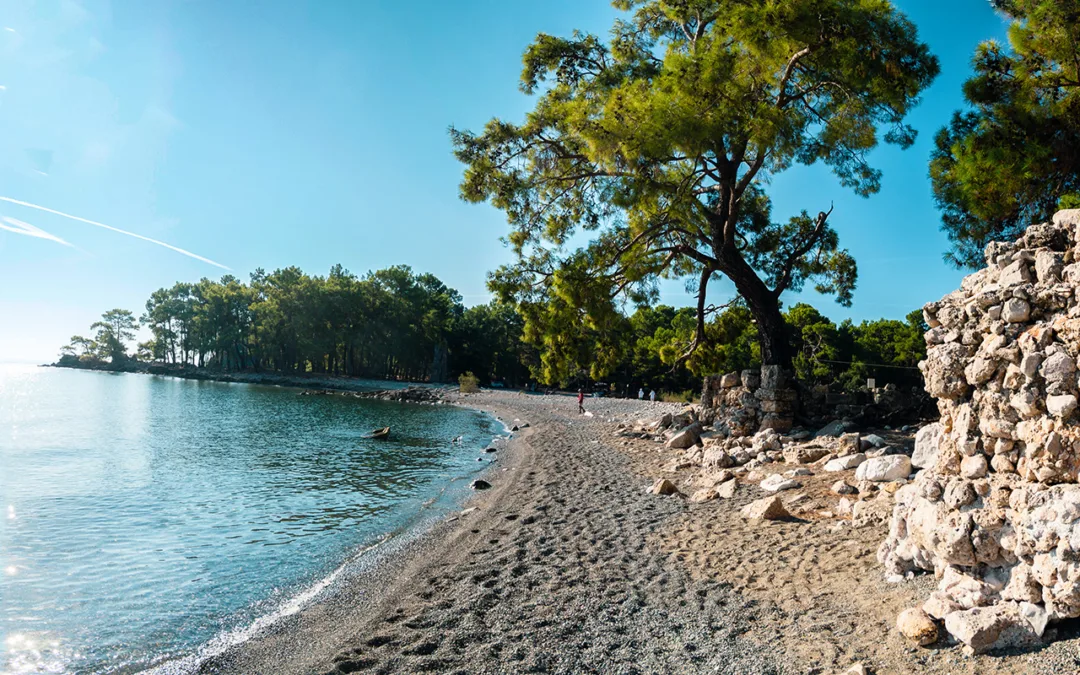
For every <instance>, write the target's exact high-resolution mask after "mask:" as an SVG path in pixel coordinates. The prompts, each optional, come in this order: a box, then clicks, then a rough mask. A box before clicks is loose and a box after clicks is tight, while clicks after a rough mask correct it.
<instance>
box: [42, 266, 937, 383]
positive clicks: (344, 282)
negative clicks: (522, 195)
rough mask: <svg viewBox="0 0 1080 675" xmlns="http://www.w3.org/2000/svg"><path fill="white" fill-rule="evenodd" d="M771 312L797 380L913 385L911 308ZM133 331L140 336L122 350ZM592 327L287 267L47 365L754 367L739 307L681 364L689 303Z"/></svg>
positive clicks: (201, 290)
mask: <svg viewBox="0 0 1080 675" xmlns="http://www.w3.org/2000/svg"><path fill="white" fill-rule="evenodd" d="M783 316H784V321H785V322H786V323H787V325H788V327H789V328H788V331H787V335H788V336H790V339H791V343H790V345H788V348H789V349H791V351H792V353H793V354H796V357H795V364H796V368H797V370H798V375H799V377H800V378H801V379H802V380H804V381H805V382H807V383H810V384H827V385H830V386H832V387H834V388H839V389H857V388H859V387H861V386H863V385H864V384H865V380H866V378H867V377H868V376H870V375H872V374H877V377H878V379H879V381H880V382H881V383H883V384H884V383H885V382H896V383H903V384H908V383H915V384H918V383H919V382H920V380H919V375H918V371H917V370H915V369H914V367H915V365H916V364H917V363H918V361H919V360H920V359H921V358H922V357H923V356H924V355H925V347H924V345H923V341H922V331H923V329H924V328H925V327H924V326H922V324H921V318H919V313H917V312H916V313H913V314H912V315H911V316H909V317H908V320H907V321H892V320H887V319H881V320H878V321H872V322H863V323H862V324H858V325H856V324H853V323H852V322H850V321H845V322H843V323H841V324H839V325H837V324H835V323H833V322H832V321H831V320H829V319H828V318H827V317H825V316H824V315H822V314H821V313H820V312H818V311H817V310H816V309H814V308H813V307H811V306H809V305H806V304H798V305H795V306H793V307H791V308H790V309H789V310H788V311H787V312H785V313H784V315H783ZM140 326H141V327H142V328H143V329H144V330H145V332H147V333H148V334H149V339H148V340H146V341H143V342H140V343H138V344H137V345H135V350H134V352H132V353H129V347H130V346H131V345H132V343H133V342H134V341H135V336H136V332H137V330H138V329H139V327H140ZM603 328H604V329H603V331H600V330H596V329H593V328H590V327H588V326H584V327H578V329H576V330H566V331H564V332H563V333H561V334H560V335H559V336H558V337H553V336H552V335H551V334H550V333H547V332H541V333H536V334H530V333H529V332H528V330H527V327H526V322H525V321H524V320H523V319H522V318H521V316H520V314H519V313H518V311H517V310H516V309H515V308H514V307H513V306H511V305H508V304H503V303H500V302H498V301H493V302H490V303H488V304H483V305H477V306H474V307H469V308H466V307H465V306H464V305H463V303H462V298H461V295H460V294H459V293H458V292H457V291H455V290H454V289H452V288H449V287H447V286H446V285H445V284H444V283H443V282H442V281H440V280H439V279H438V278H436V277H435V276H433V275H431V274H417V273H414V272H413V271H412V270H411V269H410V268H408V267H404V266H397V267H390V268H387V269H383V270H379V271H377V272H371V273H368V274H366V275H364V276H362V277H358V276H356V275H354V274H351V273H350V272H349V271H348V270H345V269H344V268H343V267H341V266H340V265H336V266H334V267H333V268H332V269H331V270H330V273H329V274H328V275H326V276H325V277H323V276H311V275H308V274H305V273H304V272H302V271H301V270H299V269H297V268H295V267H289V268H285V269H282V270H276V271H274V272H273V273H269V274H268V273H266V272H265V271H263V270H261V269H260V270H256V271H255V272H254V273H253V274H252V275H251V277H250V281H249V282H248V283H243V282H241V281H240V280H238V279H237V278H236V277H233V276H224V277H222V278H221V279H220V280H218V281H212V280H210V279H202V280H200V281H199V282H197V283H184V282H181V283H177V284H174V285H173V286H171V287H168V288H161V289H158V290H157V291H154V292H153V293H152V294H151V295H150V298H149V299H148V300H147V301H146V305H145V308H144V312H143V313H142V315H141V316H138V317H136V315H135V314H134V313H132V312H131V311H128V310H124V309H112V310H109V311H107V312H105V313H104V314H103V315H102V318H101V320H100V321H97V322H95V323H94V324H93V325H92V326H91V329H92V330H93V331H95V332H94V334H93V337H90V338H87V337H83V336H79V335H76V336H73V337H72V338H71V342H70V344H68V345H65V346H64V347H63V348H62V349H61V359H60V364H61V365H69V366H89V367H103V366H111V367H117V368H122V367H126V366H130V365H133V364H134V363H158V364H161V365H166V366H174V367H179V368H183V367H200V368H208V369H212V370H217V371H222V372H241V371H248V372H268V373H283V374H294V373H312V374H326V375H335V376H351V377H366V378H377V379H393V380H420V381H453V380H456V378H457V377H458V376H459V375H461V374H464V373H474V374H475V375H476V377H477V378H478V379H479V381H480V382H481V383H483V384H485V385H488V384H491V383H502V384H505V385H507V386H523V385H526V384H528V383H533V382H535V383H538V384H540V385H545V386H564V387H565V386H574V387H577V386H584V387H586V388H590V389H591V388H594V387H596V386H597V383H598V382H602V383H603V384H604V385H606V386H607V387H608V388H613V389H614V390H615V391H616V392H618V393H630V394H633V393H634V392H636V391H637V388H638V387H646V388H649V389H657V390H660V391H663V392H683V391H687V390H690V391H697V390H698V389H699V388H700V381H701V380H700V378H701V376H703V375H705V374H710V373H717V372H729V371H733V370H743V369H746V368H751V367H754V366H757V365H760V364H761V362H762V350H761V345H760V343H759V342H758V340H757V331H756V326H755V325H754V322H753V317H752V313H751V312H750V311H749V310H748V308H747V307H746V306H745V305H743V304H741V303H735V304H733V305H732V306H731V307H729V308H727V309H725V310H724V311H722V312H720V313H718V314H716V316H714V317H713V318H712V320H710V322H709V323H708V324H707V326H706V334H707V338H708V339H707V341H706V344H705V346H703V347H702V349H700V350H698V351H696V352H695V354H694V355H693V356H692V357H691V358H690V359H685V360H684V359H681V358H680V351H679V348H680V345H681V344H682V343H683V342H684V341H685V340H686V339H687V338H688V336H689V335H691V334H692V333H693V332H694V331H695V330H696V325H695V312H694V309H693V308H690V307H685V308H675V307H670V306H665V305H661V306H658V307H647V306H643V307H638V308H636V309H635V310H634V311H633V312H632V313H623V312H619V313H617V314H615V315H614V316H613V317H612V320H611V322H610V323H609V324H607V325H606V326H604V327H603ZM882 368H886V369H888V370H886V371H884V372H880V371H881V369H882Z"/></svg>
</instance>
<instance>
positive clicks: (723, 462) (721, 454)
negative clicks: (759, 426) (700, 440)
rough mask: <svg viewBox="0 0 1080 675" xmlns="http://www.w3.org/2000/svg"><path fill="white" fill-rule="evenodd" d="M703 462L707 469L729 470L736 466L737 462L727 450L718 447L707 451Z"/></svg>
mask: <svg viewBox="0 0 1080 675" xmlns="http://www.w3.org/2000/svg"><path fill="white" fill-rule="evenodd" d="M701 462H702V464H704V465H705V468H707V469H727V468H730V467H733V466H735V460H734V459H733V458H732V457H731V455H729V454H728V453H727V450H724V449H723V448H718V447H712V448H708V449H706V450H705V454H704V455H703V457H702V460H701Z"/></svg>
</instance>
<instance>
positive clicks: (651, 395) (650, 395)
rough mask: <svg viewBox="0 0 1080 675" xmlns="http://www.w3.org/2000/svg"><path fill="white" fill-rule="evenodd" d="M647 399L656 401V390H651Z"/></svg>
mask: <svg viewBox="0 0 1080 675" xmlns="http://www.w3.org/2000/svg"><path fill="white" fill-rule="evenodd" d="M649 400H650V401H652V402H653V403H656V390H655V389H653V390H652V391H650V392H649Z"/></svg>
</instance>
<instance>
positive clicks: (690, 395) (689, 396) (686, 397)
mask: <svg viewBox="0 0 1080 675" xmlns="http://www.w3.org/2000/svg"><path fill="white" fill-rule="evenodd" d="M695 397H696V394H695V393H694V390H693V389H687V390H686V391H682V392H678V391H665V392H662V393H661V394H660V400H661V401H663V402H664V403H693V402H694V399H695Z"/></svg>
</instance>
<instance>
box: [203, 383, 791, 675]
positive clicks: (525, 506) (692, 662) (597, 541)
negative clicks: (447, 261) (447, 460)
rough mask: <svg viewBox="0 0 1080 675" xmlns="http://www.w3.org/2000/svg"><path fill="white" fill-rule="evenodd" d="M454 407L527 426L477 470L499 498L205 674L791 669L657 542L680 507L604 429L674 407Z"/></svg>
mask: <svg viewBox="0 0 1080 675" xmlns="http://www.w3.org/2000/svg"><path fill="white" fill-rule="evenodd" d="M456 403H457V404H458V405H462V406H464V407H469V408H472V409H475V410H478V411H480V412H484V413H487V414H491V415H493V416H495V417H496V418H497V419H499V420H500V421H501V422H502V423H503V424H504V425H506V426H511V425H512V424H514V423H517V422H528V423H529V427H528V428H526V429H523V430H522V431H521V432H519V433H515V434H514V435H513V436H512V437H511V439H510V440H509V442H508V443H507V444H506V446H505V447H504V448H502V449H500V451H499V453H498V461H497V462H495V463H494V465H493V466H490V467H489V468H487V469H486V470H485V471H484V472H482V473H481V474H480V475H481V477H484V478H485V479H486V480H488V481H489V482H491V483H492V486H493V487H492V489H491V490H488V491H485V492H477V493H475V494H474V495H471V496H470V497H469V498H467V499H466V501H465V503H464V504H463V507H464V510H463V512H462V513H459V514H458V515H456V516H451V517H448V518H445V519H443V520H441V521H438V522H435V523H434V524H433V525H432V526H431V527H430V528H428V529H426V531H424V532H421V533H419V534H418V535H417V536H416V537H415V538H414V539H413V540H412V541H411V542H408V544H407V545H404V546H401V547H400V549H399V550H396V551H388V555H386V556H384V557H383V558H382V559H380V560H377V561H374V562H375V563H376V564H374V565H372V568H371V569H368V570H366V573H365V574H361V575H357V576H355V577H352V578H349V579H347V580H345V582H344V583H343V584H341V586H340V588H339V589H337V590H336V591H335V592H333V593H330V594H328V595H327V596H326V597H320V598H318V599H316V600H315V601H313V602H312V603H311V604H310V605H309V606H307V607H306V608H304V609H302V610H301V611H299V612H297V613H296V614H294V615H292V616H290V617H287V618H286V619H285V620H283V621H280V622H279V623H277V624H275V625H274V626H272V627H270V628H268V629H267V630H265V631H264V632H263V633H261V634H259V635H257V636H255V637H253V638H252V639H251V640H248V641H246V642H243V643H241V644H239V645H236V646H235V647H234V648H232V649H230V650H228V651H226V652H225V653H223V654H221V655H220V656H218V657H216V658H213V659H211V660H209V661H207V662H205V663H203V664H202V666H201V668H200V669H199V670H198V672H199V673H204V674H208V673H214V674H226V673H260V672H274V673H327V674H331V673H335V674H336V673H349V672H409V673H412V672H468V673H505V672H526V671H535V672H541V671H543V672H567V673H569V672H590V671H595V670H598V669H600V670H603V671H604V672H664V671H666V672H710V673H715V672H721V673H747V674H750V673H753V674H754V675H765V674H770V673H771V674H775V675H779V674H780V673H783V672H786V671H785V670H784V669H783V668H782V667H781V666H780V665H779V664H777V663H775V662H774V661H773V659H771V658H770V657H769V656H768V655H767V649H766V648H765V646H760V645H754V644H752V643H751V642H750V641H748V640H745V639H743V638H742V637H741V634H742V633H743V632H744V631H745V630H746V621H747V619H748V617H750V616H752V615H753V614H754V613H755V611H756V610H754V609H752V608H751V607H750V606H748V605H746V603H743V602H742V601H740V600H739V598H738V597H736V596H735V595H734V594H733V593H731V592H730V591H729V590H727V589H725V588H724V587H722V586H720V585H717V584H715V583H710V582H702V581H699V580H695V579H692V578H691V577H690V575H689V574H685V573H684V572H682V571H681V570H679V569H678V568H677V566H673V565H671V559H670V558H671V556H670V554H669V553H668V552H666V551H663V550H661V549H660V548H659V547H654V546H651V545H649V544H648V543H647V539H648V538H649V536H651V535H652V534H654V532H655V530H656V529H657V528H658V527H660V526H661V525H662V524H663V523H664V522H665V521H670V520H672V519H674V518H677V517H678V515H679V514H680V513H681V512H682V511H683V510H684V509H685V505H684V504H683V503H682V502H681V501H680V500H657V499H655V498H651V497H648V496H645V495H644V494H643V489H642V488H643V487H644V483H642V481H641V478H640V476H637V475H636V474H635V472H634V470H633V467H632V466H631V465H632V462H631V460H630V458H629V457H628V456H627V455H626V454H625V453H623V452H621V451H620V450H617V449H615V448H613V447H611V446H610V445H609V441H610V438H609V433H608V432H610V431H612V430H613V429H614V423H615V421H630V420H633V419H635V418H636V417H638V416H641V415H643V414H646V415H656V414H659V413H660V412H662V411H665V410H673V409H677V408H679V406H678V405H675V404H664V403H651V402H637V401H626V400H617V399H606V400H605V399H596V400H592V401H590V404H589V406H588V407H589V408H590V409H591V410H595V413H594V416H593V417H591V418H581V417H578V416H577V415H576V404H573V405H572V406H571V404H569V403H568V402H567V401H566V399H565V397H547V396H531V395H524V394H513V393H507V392H484V393H481V394H472V395H468V396H462V397H460V398H459V400H458V401H457V402H456ZM571 411H572V412H573V414H571ZM589 476H591V477H592V480H593V481H595V480H596V479H600V480H601V481H604V482H603V483H602V484H601V485H599V486H598V485H595V484H591V483H590V481H589V480H586V479H587V478H588V477H589ZM612 502H616V503H612ZM571 645H572V646H571ZM616 664H621V665H620V666H618V667H616Z"/></svg>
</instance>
